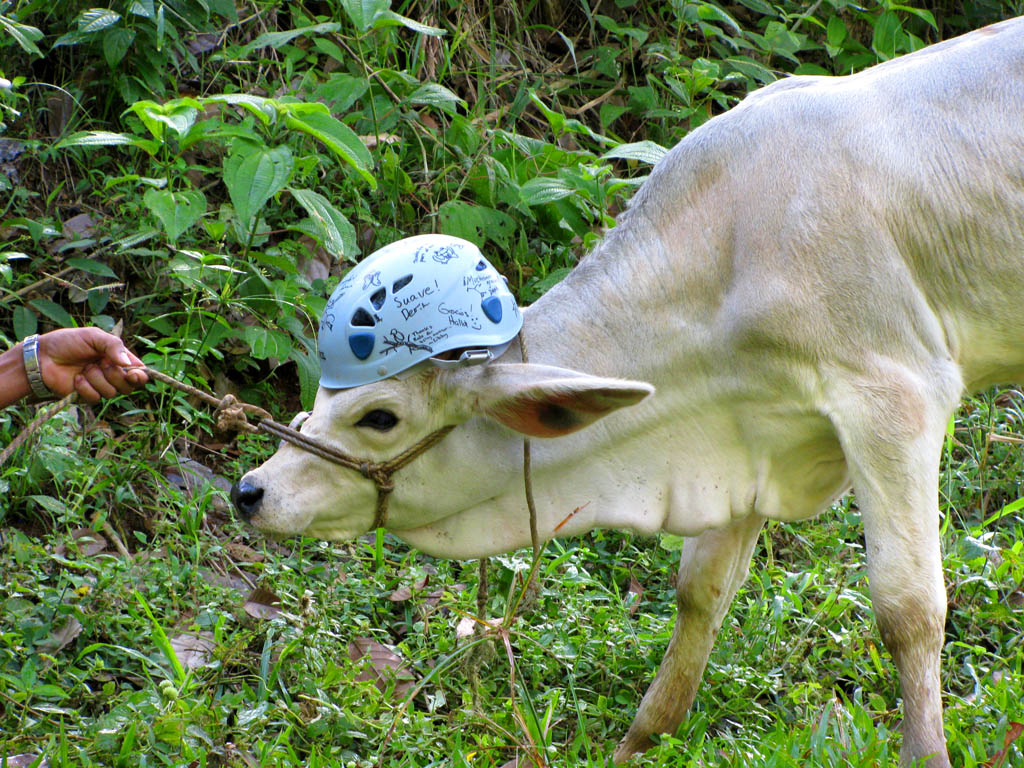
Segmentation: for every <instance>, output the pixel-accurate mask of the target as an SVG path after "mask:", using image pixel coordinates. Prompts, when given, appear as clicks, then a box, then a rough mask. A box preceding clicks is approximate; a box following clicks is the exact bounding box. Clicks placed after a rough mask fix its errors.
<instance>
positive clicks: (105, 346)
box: [39, 327, 149, 403]
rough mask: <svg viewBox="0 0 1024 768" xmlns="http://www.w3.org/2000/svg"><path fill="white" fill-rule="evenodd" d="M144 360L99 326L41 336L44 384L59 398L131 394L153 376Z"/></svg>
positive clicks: (66, 329)
mask: <svg viewBox="0 0 1024 768" xmlns="http://www.w3.org/2000/svg"><path fill="white" fill-rule="evenodd" d="M142 365H143V363H142V361H141V360H140V359H139V358H137V357H136V356H135V355H133V354H132V353H131V352H129V351H128V349H127V348H126V347H125V345H124V344H123V343H122V341H121V340H120V339H119V338H117V336H114V335H113V334H110V333H107V332H106V331H101V330H100V329H99V328H92V327H88V328H62V329H60V330H57V331H50V332H49V333H44V334H43V335H41V336H40V337H39V370H40V373H41V374H42V377H43V383H44V384H45V385H46V386H47V387H49V389H50V391H52V392H53V393H54V394H56V395H57V396H58V397H63V396H64V395H67V394H70V393H71V392H77V393H78V394H79V396H80V397H81V398H82V399H83V400H86V401H88V402H90V403H95V402H97V401H98V400H99V399H100V398H101V397H113V396H114V395H116V394H117V393H119V392H120V393H122V394H127V393H129V392H131V391H132V390H133V389H135V388H136V387H140V386H142V385H143V384H145V383H146V382H147V381H148V380H149V377H147V376H146V374H145V372H144V371H142V370H131V368H132V367H133V366H140V367H142Z"/></svg>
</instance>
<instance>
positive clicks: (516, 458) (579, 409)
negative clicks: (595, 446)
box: [232, 363, 653, 539]
mask: <svg viewBox="0 0 1024 768" xmlns="http://www.w3.org/2000/svg"><path fill="white" fill-rule="evenodd" d="M652 391H653V387H651V386H650V385H647V384H643V383H640V382H634V381H624V380H620V379H609V378H600V377H595V376H589V375H586V374H583V373H578V372H576V371H571V370H567V369H564V368H555V367H551V366H544V365H532V364H501V363H492V364H490V365H484V366H475V367H467V368H461V369H455V370H439V369H437V368H433V367H430V366H426V367H425V368H423V369H421V370H418V371H416V372H413V373H412V374H411V375H409V376H406V377H403V378H389V379H385V380H383V381H377V382H373V383H371V384H365V385H363V386H358V387H354V388H351V389H326V388H323V387H321V389H320V391H319V392H318V394H317V397H316V402H315V404H314V406H313V411H312V413H311V414H310V416H309V418H308V419H307V420H306V421H305V422H304V423H303V425H302V427H301V431H302V433H303V434H304V435H308V436H310V437H312V438H315V439H316V440H318V441H323V442H325V443H328V444H329V445H331V446H333V447H335V448H337V449H339V450H341V451H343V452H344V453H346V454H348V455H350V456H353V457H358V458H360V459H366V460H369V461H375V462H384V461H387V460H389V459H391V458H393V457H394V456H396V455H398V454H400V453H401V452H402V451H405V450H406V449H408V448H409V447H410V446H413V445H415V444H416V443H417V442H419V441H420V440H422V439H423V438H424V437H426V436H427V435H429V434H430V433H431V432H434V431H435V430H438V429H440V428H441V427H444V426H446V425H459V426H457V428H456V429H455V430H454V431H453V432H452V433H451V434H450V435H448V437H447V438H445V439H444V440H442V441H441V442H440V443H439V444H437V445H436V446H434V447H432V448H430V449H429V450H427V451H426V452H425V453H424V454H423V455H421V456H419V457H418V458H417V459H416V460H415V461H413V462H412V463H411V464H409V465H408V466H407V467H405V468H404V469H402V470H401V471H400V472H398V473H397V475H396V476H395V477H394V482H395V490H394V492H393V493H392V494H391V497H390V503H389V512H388V519H387V527H388V528H389V529H390V530H394V531H395V532H397V533H399V534H401V532H402V530H411V529H416V528H420V527H422V526H426V525H430V524H431V523H433V522H435V521H437V520H441V519H442V518H446V517H449V516H451V515H454V514H458V513H459V512H461V511H463V510H465V509H468V508H471V507H474V506H478V505H480V504H482V503H484V502H487V501H488V500H494V499H497V498H498V497H501V496H502V495H504V494H507V493H513V492H515V490H518V493H520V494H521V492H522V491H521V482H522V481H521V478H522V453H521V450H522V447H521V446H522V435H529V436H534V437H559V436H562V435H567V434H569V433H572V432H575V431H577V430H580V429H582V428H584V427H586V426H588V425H589V424H591V423H593V422H594V421H596V420H597V419H600V418H601V417H602V416H605V415H607V414H609V413H611V412H612V411H614V410H616V409H618V408H621V407H623V406H627V405H632V404H634V403H637V402H639V401H640V400H642V399H643V398H644V397H646V396H647V395H648V394H650V393H651V392H652ZM573 442H574V444H576V446H577V447H576V449H575V450H576V451H578V450H579V448H578V446H579V443H580V441H573ZM513 489H515V490H513ZM232 497H233V499H234V501H235V505H236V507H237V508H238V510H239V512H240V513H241V515H242V516H243V517H244V518H245V519H247V520H249V521H250V522H251V523H252V524H253V525H255V526H256V527H257V528H259V529H261V530H263V531H266V532H271V533H278V534H294V533H306V534H307V535H310V536H316V537H319V538H326V539H348V538H352V537H354V536H358V535H359V534H362V533H364V532H366V531H367V530H369V529H370V527H371V526H372V524H373V521H374V516H375V509H376V501H377V491H376V488H375V486H374V483H373V482H372V481H371V480H368V479H366V478H364V477H363V476H362V475H361V474H360V473H359V472H358V471H355V470H349V469H346V468H343V467H339V466H337V465H335V464H332V463H330V462H328V461H327V460H325V459H322V458H318V457H317V456H314V455H313V454H311V453H308V452H305V451H304V450H302V449H300V448H297V447H295V446H293V445H291V444H283V445H282V446H281V448H280V449H279V450H278V451H277V453H275V454H274V455H273V456H272V457H271V458H270V459H269V460H268V461H267V462H265V463H264V464H263V465H262V466H260V467H258V468H256V469H254V470H252V471H250V472H248V473H247V474H246V475H245V476H244V477H243V478H242V479H241V480H240V481H239V483H238V485H237V486H236V487H235V488H234V489H233V491H232ZM497 522H498V521H496V524H497Z"/></svg>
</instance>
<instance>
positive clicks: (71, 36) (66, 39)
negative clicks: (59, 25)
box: [53, 29, 89, 48]
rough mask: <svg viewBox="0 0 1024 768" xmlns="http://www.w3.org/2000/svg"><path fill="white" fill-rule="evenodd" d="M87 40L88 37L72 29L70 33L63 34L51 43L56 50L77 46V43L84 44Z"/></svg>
mask: <svg viewBox="0 0 1024 768" xmlns="http://www.w3.org/2000/svg"><path fill="white" fill-rule="evenodd" d="M88 39H89V35H87V34H85V33H84V32H82V31H81V30H80V29H72V30H71V31H70V32H65V33H64V34H63V35H61V36H60V37H58V38H57V39H56V40H54V41H53V47H54V48H57V47H59V46H62V45H78V44H79V43H82V42H85V41H86V40H88Z"/></svg>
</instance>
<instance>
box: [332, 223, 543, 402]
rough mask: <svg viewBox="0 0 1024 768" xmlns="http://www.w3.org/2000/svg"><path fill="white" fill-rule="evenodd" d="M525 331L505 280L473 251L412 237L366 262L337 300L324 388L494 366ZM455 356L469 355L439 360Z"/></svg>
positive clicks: (450, 241)
mask: <svg viewBox="0 0 1024 768" xmlns="http://www.w3.org/2000/svg"><path fill="white" fill-rule="evenodd" d="M522 325H523V317H522V314H520V312H519V307H518V306H516V300H515V298H514V297H513V296H512V294H511V292H509V290H508V287H507V286H506V284H505V279H504V278H503V277H502V276H501V275H500V274H498V271H497V270H496V269H495V268H494V267H492V266H491V265H490V264H489V263H488V262H487V260H486V259H485V258H484V257H483V254H482V253H480V249H479V248H477V247H476V246H475V245H473V243H470V242H468V241H466V240H462V239H460V238H458V237H450V236H448V235H418V236H416V237H408V238H405V239H404V240H398V241H397V242H394V243H391V244H390V245H387V246H385V247H383V248H381V249H380V250H378V251H375V252H374V253H372V254H370V255H369V256H367V257H366V258H365V259H364V260H363V261H361V262H360V263H359V264H357V265H356V266H355V267H353V268H352V269H351V270H350V271H349V273H348V274H347V275H345V277H344V278H343V279H342V281H341V282H340V283H339V284H338V287H337V288H335V289H334V293H332V294H331V298H330V299H329V300H328V302H327V305H326V306H325V307H324V313H323V316H322V317H321V318H320V335H319V344H320V384H321V386H324V387H328V388H331V389H343V388H347V387H357V386H359V385H361V384H369V383H370V382H374V381H380V380H381V379H386V378H388V377H390V376H394V375H395V374H397V373H401V372H402V371H404V370H406V369H408V368H411V367H412V366H414V365H417V364H418V363H421V362H423V361H424V360H431V362H432V363H434V364H435V365H441V366H445V365H460V364H462V365H465V364H471V363H483V362H488V361H489V360H492V359H494V358H496V357H498V356H499V355H500V354H501V353H502V352H504V351H505V349H507V348H508V345H509V343H510V342H511V341H512V339H513V338H515V335H516V334H517V333H519V329H520V328H522ZM454 349H462V350H465V351H464V352H463V354H462V355H461V356H460V357H459V359H458V360H456V361H450V360H439V359H437V357H436V356H437V355H440V354H442V353H444V352H449V351H451V350H454Z"/></svg>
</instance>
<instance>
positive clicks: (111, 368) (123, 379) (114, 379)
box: [100, 363, 135, 395]
mask: <svg viewBox="0 0 1024 768" xmlns="http://www.w3.org/2000/svg"><path fill="white" fill-rule="evenodd" d="M100 369H101V371H102V373H103V378H104V379H106V380H107V382H109V383H110V384H111V385H113V387H114V389H116V390H117V391H118V392H120V393H121V394H122V395H127V394H128V393H129V392H131V391H132V390H133V389H134V388H135V384H133V383H132V382H131V381H129V379H128V376H129V374H128V373H125V371H124V369H123V368H122V367H121V366H119V365H110V364H109V363H103V364H102V365H101V366H100Z"/></svg>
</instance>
